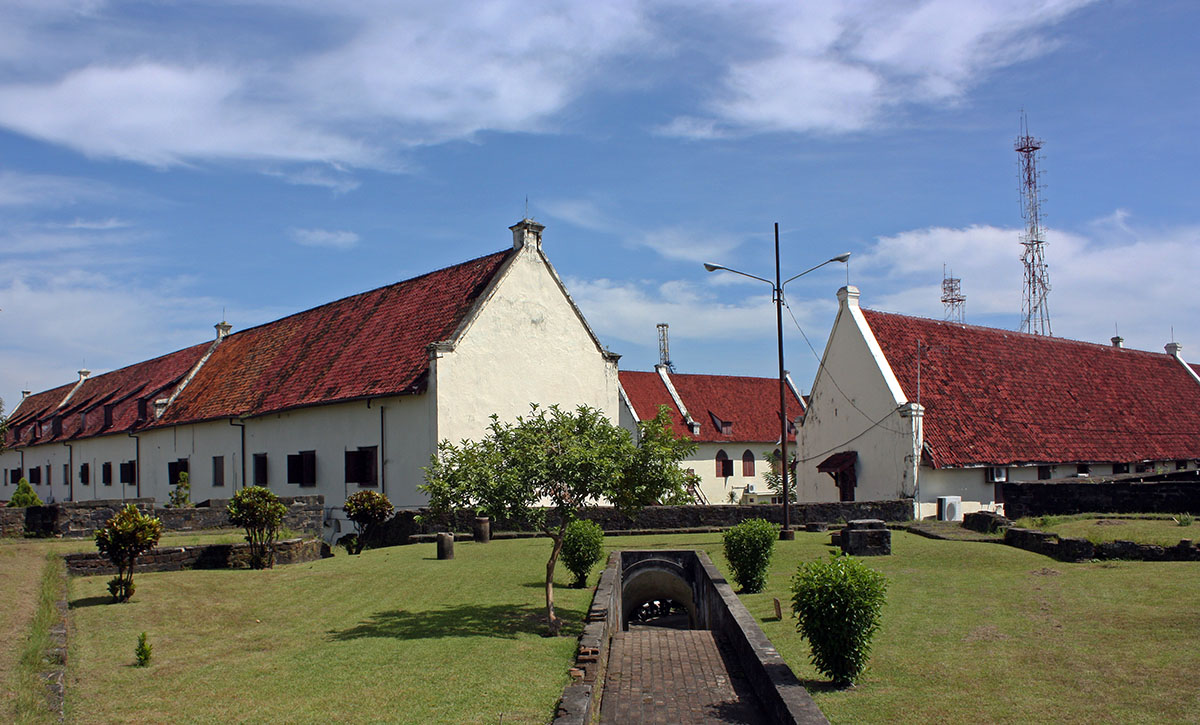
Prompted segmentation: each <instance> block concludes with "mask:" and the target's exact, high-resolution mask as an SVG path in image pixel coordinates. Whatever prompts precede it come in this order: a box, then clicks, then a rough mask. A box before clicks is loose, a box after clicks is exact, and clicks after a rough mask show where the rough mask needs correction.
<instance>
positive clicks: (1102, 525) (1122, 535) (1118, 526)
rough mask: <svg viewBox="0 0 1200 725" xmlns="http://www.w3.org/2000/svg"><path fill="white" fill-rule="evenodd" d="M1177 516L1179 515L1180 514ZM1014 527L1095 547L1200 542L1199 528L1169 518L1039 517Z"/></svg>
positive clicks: (1015, 524)
mask: <svg viewBox="0 0 1200 725" xmlns="http://www.w3.org/2000/svg"><path fill="white" fill-rule="evenodd" d="M1177 517H1178V515H1177ZM1014 526H1021V527H1024V528H1030V529H1039V530H1041V531H1048V532H1050V533H1053V534H1057V535H1058V536H1063V537H1070V538H1077V539H1087V540H1088V541H1090V542H1092V543H1093V544H1102V543H1104V542H1107V541H1118V540H1121V541H1133V542H1136V543H1138V544H1156V545H1158V546H1175V545H1176V544H1178V543H1179V540H1180V539H1192V540H1195V539H1200V528H1193V527H1191V526H1180V525H1179V524H1178V523H1176V521H1175V520H1174V519H1172V518H1171V517H1170V516H1165V515H1147V516H1120V517H1114V516H1106V515H1105V514H1075V515H1071V516H1038V517H1032V518H1024V519H1020V520H1019V521H1016V522H1015V523H1014Z"/></svg>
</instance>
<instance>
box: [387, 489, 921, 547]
mask: <svg viewBox="0 0 1200 725" xmlns="http://www.w3.org/2000/svg"><path fill="white" fill-rule="evenodd" d="M912 512H913V505H912V499H899V500H895V501H847V502H831V503H802V504H793V506H792V525H793V526H803V525H804V524H805V523H807V522H810V521H826V522H835V521H852V520H854V519H883V520H884V521H911V520H912ZM422 515H424V516H425V520H424V521H420V522H418V521H417V520H416V519H417V517H418V516H422ZM583 518H585V519H589V520H592V521H595V522H596V523H598V524H599V525H600V528H602V529H604V530H605V531H627V530H630V529H644V530H663V529H694V528H713V527H717V528H728V527H730V526H734V525H735V524H738V523H741V522H742V521H745V520H747V519H766V520H768V521H772V522H774V523H777V524H782V523H783V507H782V506H648V507H646V508H644V509H642V510H641V511H639V512H638V513H637V514H635V515H634V516H633V517H628V516H624V515H623V514H621V512H620V511H618V510H617V509H615V508H613V507H611V506H595V507H591V508H588V509H586V510H584V512H583ZM474 523H475V516H474V515H473V514H471V513H470V512H466V511H460V512H458V513H457V514H456V515H454V516H453V517H451V519H450V520H445V519H436V518H434V517H432V516H429V512H428V511H427V510H426V509H419V510H415V511H414V510H405V511H398V512H396V515H395V516H393V517H392V518H391V519H390V520H389V521H388V522H387V523H386V524H384V525H383V526H382V527H380V529H379V530H378V531H376V532H375V533H374V534H373V535H372V537H371V538H372V541H371V544H373V545H375V546H395V545H397V544H407V543H409V537H410V536H413V535H414V534H432V533H435V532H438V531H447V530H449V531H455V532H468V533H469V532H471V530H472V527H473V526H474ZM531 528H532V527H531V526H530V524H529V523H528V522H521V521H504V520H500V521H492V531H493V532H497V531H529V530H531Z"/></svg>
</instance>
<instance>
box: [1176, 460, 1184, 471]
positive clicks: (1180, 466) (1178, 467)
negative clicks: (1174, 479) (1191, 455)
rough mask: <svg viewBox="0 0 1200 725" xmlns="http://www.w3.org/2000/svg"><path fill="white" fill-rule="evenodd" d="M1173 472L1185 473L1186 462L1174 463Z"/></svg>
mask: <svg viewBox="0 0 1200 725" xmlns="http://www.w3.org/2000/svg"><path fill="white" fill-rule="evenodd" d="M1175 470H1176V471H1186V470H1187V461H1175Z"/></svg>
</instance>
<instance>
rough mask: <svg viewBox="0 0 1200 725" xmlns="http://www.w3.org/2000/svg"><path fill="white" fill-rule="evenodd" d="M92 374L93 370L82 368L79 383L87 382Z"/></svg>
mask: <svg viewBox="0 0 1200 725" xmlns="http://www.w3.org/2000/svg"><path fill="white" fill-rule="evenodd" d="M91 374H92V371H91V370H88V369H87V368H80V370H79V382H81V383H82V382H83V381H84V380H87V377H88V376H89V375H91Z"/></svg>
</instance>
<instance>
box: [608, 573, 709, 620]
mask: <svg viewBox="0 0 1200 725" xmlns="http://www.w3.org/2000/svg"><path fill="white" fill-rule="evenodd" d="M621 579H622V584H621V628H622V629H629V625H630V624H631V623H634V622H636V621H637V620H638V613H639V611H641V610H642V609H643V607H646V606H647V605H648V604H651V603H654V602H671V603H674V604H675V605H677V607H679V608H682V609H683V610H685V611H686V612H687V627H686V629H698V628H699V625H700V624H701V620H700V617H699V612H698V610H697V607H696V600H697V597H696V591H695V585H694V582H693V581H692V572H690V571H689V569H688V567H685V566H684V565H683V563H682V562H681V561H680V560H679V557H677V556H670V554H668V555H666V556H651V557H648V558H638V559H636V560H635V561H632V562H629V563H628V564H627V565H626V566H625V567H624V569H623V571H622V576H621ZM681 628H682V627H681Z"/></svg>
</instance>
